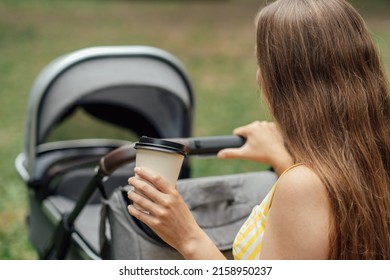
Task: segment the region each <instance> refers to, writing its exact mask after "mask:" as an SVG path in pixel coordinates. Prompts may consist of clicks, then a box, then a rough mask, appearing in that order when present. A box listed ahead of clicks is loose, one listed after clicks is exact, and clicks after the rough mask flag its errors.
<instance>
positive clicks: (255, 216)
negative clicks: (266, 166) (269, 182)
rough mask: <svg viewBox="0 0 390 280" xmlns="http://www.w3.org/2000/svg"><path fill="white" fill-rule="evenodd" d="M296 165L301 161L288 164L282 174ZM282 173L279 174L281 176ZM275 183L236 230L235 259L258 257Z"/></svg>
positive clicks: (254, 258) (253, 258)
mask: <svg viewBox="0 0 390 280" xmlns="http://www.w3.org/2000/svg"><path fill="white" fill-rule="evenodd" d="M298 165H301V163H298V164H294V165H292V166H290V167H289V168H287V169H286V170H285V171H284V172H283V174H284V173H286V172H287V171H289V170H290V169H292V168H294V167H296V166H298ZM283 174H282V175H281V176H283ZM281 176H280V177H281ZM277 183H278V182H276V183H275V184H274V185H273V187H272V189H271V190H270V192H269V193H268V194H267V196H266V197H265V198H264V200H263V201H262V202H261V204H260V205H256V206H255V207H254V208H253V210H252V212H251V214H250V215H249V218H248V219H247V220H246V222H245V223H244V224H243V225H242V227H241V229H240V231H239V232H238V234H237V236H236V238H235V240H234V243H233V256H234V259H235V260H256V259H260V252H261V247H262V240H263V234H264V231H265V227H266V225H267V221H268V212H269V209H270V206H271V202H272V198H273V196H274V193H275V189H276V185H277Z"/></svg>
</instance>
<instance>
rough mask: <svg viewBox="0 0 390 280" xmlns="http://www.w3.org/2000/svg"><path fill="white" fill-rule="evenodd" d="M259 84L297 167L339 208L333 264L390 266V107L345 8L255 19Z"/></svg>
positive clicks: (274, 8) (280, 11)
mask: <svg viewBox="0 0 390 280" xmlns="http://www.w3.org/2000/svg"><path fill="white" fill-rule="evenodd" d="M256 47H257V59H258V65H259V71H260V75H259V76H260V84H261V88H262V91H263V94H264V95H265V97H266V100H267V101H268V103H269V106H270V110H271V112H272V113H273V116H274V118H275V120H276V122H277V123H278V124H279V125H280V127H281V130H282V133H283V134H284V137H285V141H286V145H287V147H288V148H289V150H290V151H291V154H292V155H293V157H294V158H295V160H296V161H297V162H303V163H304V164H306V165H307V166H308V167H309V168H311V169H312V170H313V171H314V172H316V173H317V175H318V176H319V177H320V178H321V180H322V181H323V183H324V185H325V186H326V188H327V191H328V195H329V201H330V204H331V209H332V222H331V229H330V233H329V244H330V251H329V258H330V259H390V100H389V86H388V82H387V79H386V75H385V73H384V70H383V66H382V65H381V62H380V59H379V55H378V51H377V49H376V47H375V46H374V43H373V41H372V39H371V37H370V34H369V31H368V30H367V27H366V25H365V23H364V21H363V19H362V18H361V16H360V15H359V14H358V13H357V12H356V10H355V9H354V8H353V7H352V6H351V5H350V4H349V3H348V2H347V1H346V0H277V1H275V2H273V3H272V4H270V5H268V6H266V7H265V8H263V9H262V10H261V11H260V12H259V14H258V17H257V42H256Z"/></svg>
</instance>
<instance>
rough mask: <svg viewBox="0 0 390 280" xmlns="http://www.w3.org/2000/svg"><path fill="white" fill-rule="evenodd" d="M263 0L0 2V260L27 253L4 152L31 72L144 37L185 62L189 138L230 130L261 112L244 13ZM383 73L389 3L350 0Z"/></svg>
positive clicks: (211, 166)
mask: <svg viewBox="0 0 390 280" xmlns="http://www.w3.org/2000/svg"><path fill="white" fill-rule="evenodd" d="M264 3H265V0H230V1H223V0H208V1H207V0H203V1H195V0H193V1H186V0H183V1H173V0H172V1H163V0H160V1H158V0H155V1H148V0H142V1H141V0H139V1H130V0H129V1H126V0H67V1H61V0H0V159H1V160H0V259H36V258H37V255H36V253H35V251H34V249H33V248H32V246H31V245H30V243H29V241H28V237H27V227H26V222H25V220H26V216H27V214H28V204H27V196H26V192H27V190H26V187H25V185H24V183H23V181H22V180H21V179H20V178H19V177H18V175H17V173H16V171H15V168H14V160H15V157H16V156H17V154H18V153H20V152H21V150H22V146H23V141H24V139H23V137H24V136H23V130H24V123H25V121H26V119H25V115H26V106H27V101H28V96H29V92H30V89H31V86H32V84H33V82H34V79H35V78H36V77H37V75H38V74H39V72H40V71H41V70H42V69H43V67H44V66H45V65H47V64H48V63H49V62H50V61H52V60H53V59H55V58H56V57H58V56H60V55H62V54H65V53H68V52H72V51H74V50H77V49H81V48H85V47H91V46H104V45H149V46H154V47H158V48H161V49H164V50H166V51H168V52H170V53H172V54H173V55H175V56H176V57H177V58H178V59H180V60H181V61H182V62H183V64H184V65H185V67H186V69H187V72H188V74H189V76H190V79H191V81H192V84H193V87H194V91H195V99H196V106H195V118H194V120H193V123H194V125H193V127H194V130H193V135H194V136H209V135H225V134H231V132H232V130H233V129H234V128H235V127H238V126H241V125H244V124H247V123H249V122H251V121H253V120H256V119H269V115H268V114H267V111H266V110H265V109H264V106H263V104H262V103H261V98H260V92H259V90H258V89H257V85H256V80H255V72H256V65H255V60H254V16H255V14H256V12H257V11H258V9H259V8H260V7H261V6H262V5H264ZM351 3H352V4H353V5H354V6H355V7H356V8H357V9H358V10H359V11H360V13H361V14H362V16H363V17H364V18H365V20H366V22H367V24H368V26H369V28H370V30H371V32H372V36H373V38H374V40H375V41H376V43H377V45H378V47H379V49H380V52H381V56H382V60H383V63H384V65H385V67H386V69H387V73H388V74H390V1H389V0H370V1H364V0H351ZM264 168H267V167H265V166H260V165H256V164H252V163H248V162H243V161H239V160H229V161H225V162H223V163H221V162H220V161H217V160H215V159H208V160H204V159H203V160H201V159H194V160H193V170H192V172H193V174H192V176H193V177H197V176H207V175H214V174H228V173H237V172H245V171H253V170H261V169H264Z"/></svg>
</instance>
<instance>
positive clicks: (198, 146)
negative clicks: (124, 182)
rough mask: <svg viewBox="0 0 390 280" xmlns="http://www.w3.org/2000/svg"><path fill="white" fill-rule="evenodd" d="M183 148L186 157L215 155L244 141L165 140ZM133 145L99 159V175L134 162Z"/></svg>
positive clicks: (227, 138) (221, 138)
mask: <svg viewBox="0 0 390 280" xmlns="http://www.w3.org/2000/svg"><path fill="white" fill-rule="evenodd" d="M165 140H169V141H172V142H177V143H180V144H183V145H184V146H185V150H186V153H187V155H215V154H217V153H218V151H220V150H222V149H225V148H239V147H241V146H242V145H244V143H245V141H246V139H245V138H243V137H241V136H238V135H223V136H206V137H190V138H167V139H165ZM134 146H135V144H129V145H124V146H121V147H119V148H117V149H115V150H113V151H111V152H110V153H108V154H107V155H105V156H103V157H102V158H101V159H100V163H99V173H100V174H101V175H102V176H109V175H111V174H112V173H113V172H114V171H115V170H116V169H118V168H119V167H121V166H123V165H125V164H127V163H131V162H133V161H134V160H135V155H136V150H135V149H134Z"/></svg>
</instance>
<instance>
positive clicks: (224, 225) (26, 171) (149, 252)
mask: <svg viewBox="0 0 390 280" xmlns="http://www.w3.org/2000/svg"><path fill="white" fill-rule="evenodd" d="M193 111H194V96H193V92H192V86H191V83H190V80H189V78H188V75H187V74H186V71H185V69H184V67H183V65H182V64H181V62H180V61H179V60H178V59H177V58H176V57H174V56H173V55H171V54H170V53H168V52H166V51H163V50H161V49H157V48H153V47H148V46H108V47H93V48H87V49H82V50H79V51H75V52H72V53H70V54H66V55H64V56H61V57H59V58H58V59H56V60H54V61H53V62H51V63H50V64H49V65H48V66H46V68H45V69H44V70H43V71H42V72H41V73H40V74H39V76H38V77H37V79H36V81H35V83H34V85H33V87H32V89H31V93H30V99H29V103H28V111H27V122H26V130H25V144H24V149H23V151H22V152H21V153H20V154H19V155H18V156H17V158H16V161H15V166H16V169H17V171H18V173H19V174H20V176H21V177H22V179H23V180H24V182H25V183H26V185H27V187H28V197H29V215H28V228H29V238H30V240H31V242H32V244H33V246H34V247H35V248H36V250H37V252H38V254H39V256H40V258H42V259H180V258H181V256H180V255H179V254H178V253H177V252H176V251H175V250H173V249H172V248H171V247H169V246H168V245H167V244H165V243H164V242H163V241H162V240H160V239H159V238H158V236H156V235H155V234H154V233H153V232H152V231H151V230H150V229H149V228H148V227H147V226H146V225H144V224H142V223H141V222H139V221H137V220H136V219H134V218H132V217H131V216H130V215H129V214H128V213H127V210H126V206H127V205H128V204H129V203H132V202H131V201H128V200H127V198H126V192H127V190H128V188H129V186H127V185H126V182H127V179H128V178H129V176H131V175H133V174H132V170H133V167H134V156H135V153H134V149H133V145H134V142H135V141H136V140H137V139H138V138H139V137H141V136H144V135H145V136H149V137H154V138H164V139H171V140H172V141H177V142H181V143H183V144H184V145H185V146H186V149H187V153H188V154H189V155H196V154H197V155H203V154H207V155H210V154H211V155H212V154H214V153H216V152H217V151H218V150H219V149H221V148H224V147H232V146H233V147H234V146H235V147H237V146H239V145H242V144H243V141H244V140H243V139H241V138H239V137H230V136H229V137H203V138H192V137H191V130H192V118H193ZM86 116H87V117H89V118H91V119H93V120H97V122H98V124H99V125H103V128H101V127H100V128H99V127H98V129H97V130H96V129H95V130H94V129H91V126H90V125H87V126H86V127H82V126H81V127H77V126H78V125H80V123H83V122H84V121H83V120H84V119H83V118H85V117H86ZM72 118H75V120H76V121H75V122H73V125H76V129H75V128H74V127H73V126H72V125H71V124H70V125H69V120H71V119H72ZM89 129H91V131H90V134H88V133H87V132H89V131H87V130H89ZM118 130H120V131H121V133H125V134H120V133H119V134H118ZM123 131H124V132H123ZM71 132H76V133H73V135H72V133H71ZM190 170H191V167H190V163H189V160H188V159H186V160H185V162H184V163H183V167H182V171H181V173H180V176H179V179H180V180H179V182H178V186H177V187H178V189H179V191H180V192H181V194H182V195H183V197H184V199H185V200H186V202H187V204H188V205H189V207H190V209H191V211H192V212H193V214H194V216H195V218H196V219H197V221H198V223H199V224H200V226H201V227H202V228H203V229H204V230H205V231H206V232H207V233H208V234H209V236H210V237H211V238H212V239H213V241H214V242H215V243H216V244H217V246H218V247H219V248H220V249H221V251H223V252H224V253H225V254H226V256H227V257H229V258H230V257H231V256H230V250H231V245H232V242H233V238H234V235H235V234H236V232H237V231H238V229H239V227H240V226H241V224H242V223H243V222H244V220H245V219H246V217H247V216H248V215H249V213H250V211H251V209H252V207H253V206H254V205H256V204H258V203H259V201H261V199H262V197H263V196H264V195H265V193H267V191H268V190H269V188H267V187H264V188H263V189H260V190H259V188H258V184H259V182H260V181H262V184H264V185H266V186H268V187H271V185H272V183H273V182H274V181H275V175H274V174H273V173H272V172H258V173H247V174H237V175H234V174H233V175H226V176H214V177H205V178H190Z"/></svg>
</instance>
